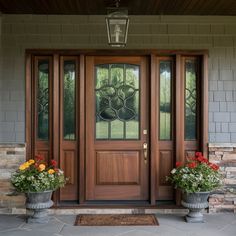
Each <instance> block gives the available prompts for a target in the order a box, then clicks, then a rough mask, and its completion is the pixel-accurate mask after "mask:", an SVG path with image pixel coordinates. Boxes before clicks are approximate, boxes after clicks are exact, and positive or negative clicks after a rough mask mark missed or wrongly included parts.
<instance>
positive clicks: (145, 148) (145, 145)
mask: <svg viewBox="0 0 236 236" xmlns="http://www.w3.org/2000/svg"><path fill="white" fill-rule="evenodd" d="M147 148H148V145H147V143H144V144H143V156H144V163H145V164H147V151H148V150H147Z"/></svg>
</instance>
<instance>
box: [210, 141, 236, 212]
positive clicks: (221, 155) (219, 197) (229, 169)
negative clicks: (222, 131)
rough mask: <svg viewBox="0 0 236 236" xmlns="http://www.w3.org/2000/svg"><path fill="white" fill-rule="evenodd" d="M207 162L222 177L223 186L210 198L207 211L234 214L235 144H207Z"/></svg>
mask: <svg viewBox="0 0 236 236" xmlns="http://www.w3.org/2000/svg"><path fill="white" fill-rule="evenodd" d="M209 160H210V161H211V162H213V163H216V164H218V165H220V169H221V171H222V174H223V176H224V186H223V187H222V188H221V189H219V190H218V191H216V192H215V193H214V194H212V195H211V196H210V199H209V211H210V212H222V211H228V212H234V213H236V144H235V143H234V144H229V143H228V144H227V143H225V144H219V143H218V144H209Z"/></svg>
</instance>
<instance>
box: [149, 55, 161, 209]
mask: <svg viewBox="0 0 236 236" xmlns="http://www.w3.org/2000/svg"><path fill="white" fill-rule="evenodd" d="M150 59H151V61H150V72H151V75H150V77H151V78H150V79H151V81H150V95H151V96H150V111H149V112H150V114H152V115H150V128H149V130H150V150H151V152H150V163H151V166H150V176H151V179H150V202H151V205H152V206H154V205H156V187H157V183H156V175H157V170H158V169H159V161H158V160H159V151H158V150H159V146H158V145H157V133H158V132H159V126H158V125H157V124H158V122H159V120H158V119H159V118H158V116H157V106H156V104H157V100H158V96H157V93H156V89H158V87H157V86H158V85H157V84H158V83H157V72H156V71H157V70H156V69H155V68H156V65H157V63H156V56H155V55H153V54H152V55H151V58H150Z"/></svg>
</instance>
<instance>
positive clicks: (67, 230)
mask: <svg viewBox="0 0 236 236" xmlns="http://www.w3.org/2000/svg"><path fill="white" fill-rule="evenodd" d="M75 218H76V216H75V215H69V216H66V215H60V216H52V217H51V220H50V222H49V223H48V224H27V223H25V217H24V216H23V215H20V216H16V215H0V236H49V235H50V236H77V235H79V236H159V235H161V236H183V235H184V236H203V235H204V236H213V235H214V236H235V235H236V214H232V213H224V214H223V213H222V214H220V213H218V214H206V215H205V219H206V223H198V224H196V223H195V224H194V223H192V224H190V223H186V222H185V221H184V218H183V215H179V214H178V215H177V214H158V215H157V219H158V221H159V224H160V226H135V227H134V226H117V227H114V226H112V227H109V226H100V227H89V226H74V222H75Z"/></svg>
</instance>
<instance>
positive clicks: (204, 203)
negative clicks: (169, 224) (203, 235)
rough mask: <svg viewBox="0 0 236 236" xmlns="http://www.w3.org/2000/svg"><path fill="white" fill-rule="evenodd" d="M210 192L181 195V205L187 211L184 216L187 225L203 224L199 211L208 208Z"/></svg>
mask: <svg viewBox="0 0 236 236" xmlns="http://www.w3.org/2000/svg"><path fill="white" fill-rule="evenodd" d="M209 194H210V192H197V193H183V196H182V197H183V198H182V201H181V204H182V205H183V206H184V207H186V208H188V209H189V213H188V214H187V215H186V216H185V220H186V222H188V223H204V222H205V221H204V218H203V214H202V213H201V211H202V210H203V209H205V208H206V207H208V197H209Z"/></svg>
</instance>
